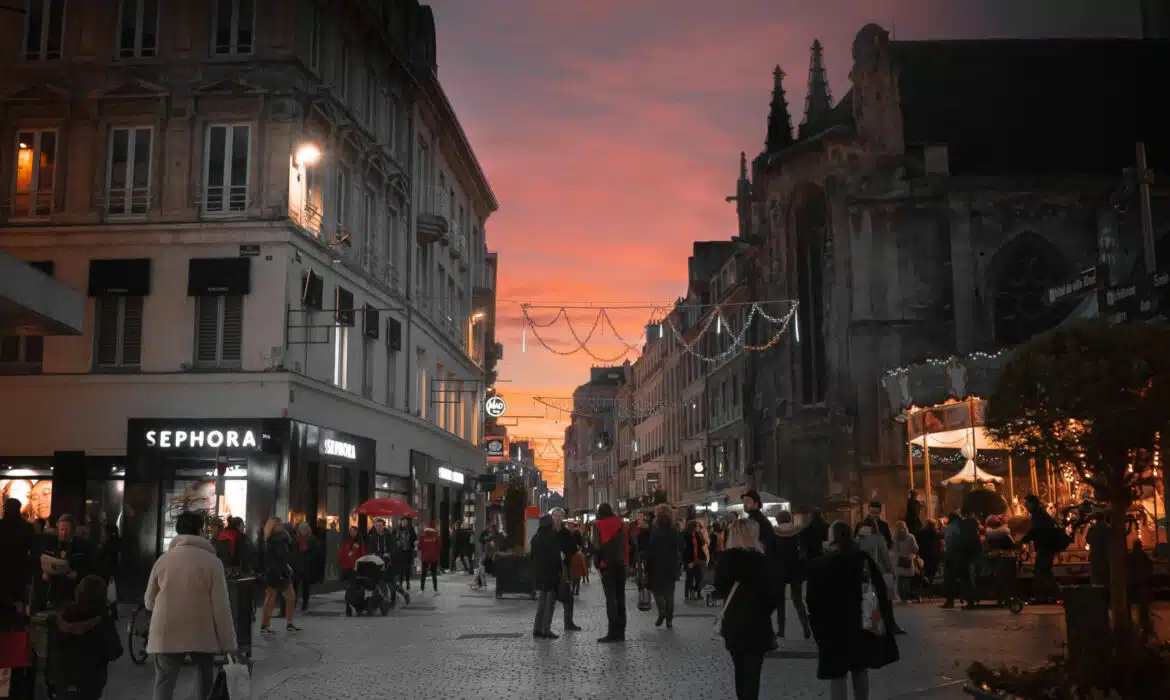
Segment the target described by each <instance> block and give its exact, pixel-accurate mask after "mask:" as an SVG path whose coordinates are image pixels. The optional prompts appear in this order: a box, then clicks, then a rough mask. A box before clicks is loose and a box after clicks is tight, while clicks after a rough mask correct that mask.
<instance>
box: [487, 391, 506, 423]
mask: <svg viewBox="0 0 1170 700" xmlns="http://www.w3.org/2000/svg"><path fill="white" fill-rule="evenodd" d="M483 410H484V411H486V412H487V414H488V415H489V416H491V417H492V418H499V417H500V416H502V415H504V412H505V411H507V410H508V404H507V403H506V402H505V401H504V397H502V396H489V397H488V399H487V401H484V403H483Z"/></svg>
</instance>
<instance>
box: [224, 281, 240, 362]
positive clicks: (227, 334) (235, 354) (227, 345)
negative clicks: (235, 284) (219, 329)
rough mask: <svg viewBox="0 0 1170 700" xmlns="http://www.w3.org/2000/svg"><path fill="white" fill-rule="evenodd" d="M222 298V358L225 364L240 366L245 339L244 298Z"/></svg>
mask: <svg viewBox="0 0 1170 700" xmlns="http://www.w3.org/2000/svg"><path fill="white" fill-rule="evenodd" d="M222 298H223V337H222V339H221V342H222V346H221V349H222V353H221V356H220V357H221V359H222V361H223V362H225V363H231V364H239V362H240V356H241V353H240V347H241V346H242V345H243V337H244V297H222Z"/></svg>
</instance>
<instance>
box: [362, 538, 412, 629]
mask: <svg viewBox="0 0 1170 700" xmlns="http://www.w3.org/2000/svg"><path fill="white" fill-rule="evenodd" d="M397 548H398V538H397V537H396V536H395V535H394V533H393V532H391V531H390V529H389V528H387V527H386V520H385V518H374V529H373V530H371V531H370V533H369V534H368V535H366V554H374V555H377V556H378V557H379V558H380V559H381V560H382V563H383V564H384V566H385V568H384V569H383V571H382V578H383V579H384V580H385V581H387V582H388V583H389V584H390V586H389V588H390V607H394V606H396V605H398V596H399V595H401V596H402V600H403V601H405V602H406V603H407V604H409V603H410V594H409V593H407V592H406V591H405V590H404V589H403V588H402V585H401V584H400V583H399V582H398V573H397V571H396V570H395V568H394V562H395V561H396V559H397V558H398V557H396V551H397Z"/></svg>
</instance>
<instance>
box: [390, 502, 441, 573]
mask: <svg viewBox="0 0 1170 700" xmlns="http://www.w3.org/2000/svg"><path fill="white" fill-rule="evenodd" d="M394 536H395V537H396V538H397V542H396V545H397V547H396V548H395V559H394V562H393V564H394V572H395V574H396V576H397V580H396V581H395V583H396V584H398V585H399V586H402V587H404V588H405V589H406V590H408V591H409V590H410V579H411V577H412V576H413V575H414V552H415V548H416V547H417V545H418V533H417V532H415V529H414V524H413V523H412V522H411V520H410V518H407V517H402V518H399V519H398V530H397V531H396V532H395V533H394ZM440 539H441V538H440Z"/></svg>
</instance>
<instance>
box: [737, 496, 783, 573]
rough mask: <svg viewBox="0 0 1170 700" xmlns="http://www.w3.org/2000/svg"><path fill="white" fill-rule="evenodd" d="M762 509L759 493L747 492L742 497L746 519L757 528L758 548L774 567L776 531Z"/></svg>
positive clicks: (762, 504)
mask: <svg viewBox="0 0 1170 700" xmlns="http://www.w3.org/2000/svg"><path fill="white" fill-rule="evenodd" d="M763 507H764V503H763V501H761V500H760V493H759V491H748V492H747V493H745V494H744V495H743V510H744V512H745V513H747V517H749V518H751V519H752V520H753V521H755V523H756V525H758V526H759V528H760V546H761V547H763V548H764V554H766V555H767V556H768V562H769V563H771V564H772V566H773V567H775V566H776V531H775V530H773V529H772V521H770V520H768V516H766V515H764V512H763V510H762V508H763Z"/></svg>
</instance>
